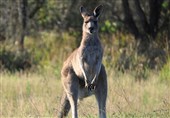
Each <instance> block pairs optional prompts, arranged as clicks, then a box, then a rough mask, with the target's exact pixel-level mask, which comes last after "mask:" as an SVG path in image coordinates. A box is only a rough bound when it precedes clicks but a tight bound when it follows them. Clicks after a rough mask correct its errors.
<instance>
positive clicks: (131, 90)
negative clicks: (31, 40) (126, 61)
mask: <svg viewBox="0 0 170 118" xmlns="http://www.w3.org/2000/svg"><path fill="white" fill-rule="evenodd" d="M107 72H108V73H109V76H108V84H109V87H108V88H109V90H108V99H107V114H108V117H109V118H113V117H116V118H136V117H139V118H141V117H146V118H148V117H149V118H150V117H153V118H155V117H162V118H164V117H170V102H169V101H170V93H169V91H170V86H169V85H168V84H167V83H165V82H160V79H159V76H158V75H157V74H155V73H151V74H150V76H149V79H148V80H145V81H140V82H138V81H135V78H134V77H133V76H131V75H129V74H117V73H115V72H113V71H112V70H108V71H107ZM0 80H1V81H0V86H1V91H0V92H1V97H0V103H1V109H0V116H1V117H56V116H57V111H58V109H59V104H60V99H61V93H62V86H61V81H60V79H58V78H57V77H56V76H55V74H49V73H14V74H9V73H6V72H4V73H1V76H0ZM78 108H79V110H78V112H79V116H80V118H96V117H97V116H98V110H97V105H96V101H95V97H94V96H91V97H88V98H87V99H84V100H83V101H81V102H80V103H79V106H78ZM70 114H71V113H69V117H70V116H71V115H70Z"/></svg>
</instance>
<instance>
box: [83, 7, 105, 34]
mask: <svg viewBox="0 0 170 118" xmlns="http://www.w3.org/2000/svg"><path fill="white" fill-rule="evenodd" d="M102 7H103V6H102V5H99V6H98V7H96V8H95V9H94V11H93V13H92V14H90V13H89V12H87V11H86V9H85V8H84V7H80V13H81V15H82V17H83V19H84V22H83V32H86V33H88V34H94V33H95V32H97V31H98V17H99V15H100V13H101V11H102Z"/></svg>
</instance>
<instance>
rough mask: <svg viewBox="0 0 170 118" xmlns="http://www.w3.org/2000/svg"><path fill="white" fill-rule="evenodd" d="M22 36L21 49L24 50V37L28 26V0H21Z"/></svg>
mask: <svg viewBox="0 0 170 118" xmlns="http://www.w3.org/2000/svg"><path fill="white" fill-rule="evenodd" d="M20 4H21V25H22V27H21V38H20V40H19V50H20V51H23V50H24V39H25V35H26V28H27V7H28V1H27V0H21V3H20Z"/></svg>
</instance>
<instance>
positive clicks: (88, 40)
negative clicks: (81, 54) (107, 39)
mask: <svg viewBox="0 0 170 118" xmlns="http://www.w3.org/2000/svg"><path fill="white" fill-rule="evenodd" d="M98 42H99V38H98V33H97V32H95V33H94V34H89V33H86V32H83V36H82V41H81V44H80V46H83V47H84V46H87V45H95V44H96V43H98Z"/></svg>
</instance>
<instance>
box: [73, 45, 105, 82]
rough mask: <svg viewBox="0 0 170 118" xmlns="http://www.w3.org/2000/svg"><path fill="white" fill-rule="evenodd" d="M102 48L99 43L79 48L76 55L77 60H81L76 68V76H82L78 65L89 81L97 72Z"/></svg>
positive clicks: (100, 61)
mask: <svg viewBox="0 0 170 118" xmlns="http://www.w3.org/2000/svg"><path fill="white" fill-rule="evenodd" d="M102 56H103V50H102V48H101V46H100V45H92V46H87V47H84V48H83V49H81V50H80V52H79V54H78V56H77V59H78V60H77V62H81V63H79V64H81V65H79V66H78V68H77V70H76V73H77V75H78V76H80V77H83V73H82V70H81V69H80V66H82V67H83V70H84V72H85V75H86V77H87V79H88V80H89V81H92V79H93V78H94V77H95V75H96V74H98V71H99V68H100V66H101V63H102Z"/></svg>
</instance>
